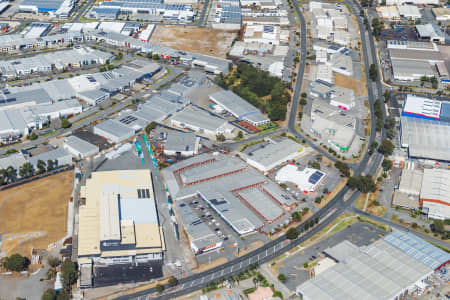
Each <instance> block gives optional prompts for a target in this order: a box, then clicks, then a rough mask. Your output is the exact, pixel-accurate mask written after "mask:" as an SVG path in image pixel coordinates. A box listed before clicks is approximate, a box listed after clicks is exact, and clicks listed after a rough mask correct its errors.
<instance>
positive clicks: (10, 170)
mask: <svg viewBox="0 0 450 300" xmlns="http://www.w3.org/2000/svg"><path fill="white" fill-rule="evenodd" d="M6 176H7V178H8V180H7V182H8V183H11V182H13V181H14V180H16V177H17V170H16V169H14V167H13V166H9V167H7V168H6Z"/></svg>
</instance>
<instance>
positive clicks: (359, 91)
mask: <svg viewBox="0 0 450 300" xmlns="http://www.w3.org/2000/svg"><path fill="white" fill-rule="evenodd" d="M334 81H335V84H336V85H338V86H341V87H344V88H348V89H351V90H353V91H354V92H355V96H367V87H366V82H365V81H363V80H358V79H354V78H352V77H348V76H345V75H342V74H339V73H335V76H334Z"/></svg>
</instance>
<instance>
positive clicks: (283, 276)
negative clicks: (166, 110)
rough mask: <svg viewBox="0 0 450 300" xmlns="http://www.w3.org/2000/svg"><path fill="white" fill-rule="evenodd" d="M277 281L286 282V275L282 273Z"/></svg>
mask: <svg viewBox="0 0 450 300" xmlns="http://www.w3.org/2000/svg"><path fill="white" fill-rule="evenodd" d="M278 280H279V281H281V282H286V280H287V278H286V275H284V274H283V273H281V274H279V275H278Z"/></svg>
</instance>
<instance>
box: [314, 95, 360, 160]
mask: <svg viewBox="0 0 450 300" xmlns="http://www.w3.org/2000/svg"><path fill="white" fill-rule="evenodd" d="M355 126H356V119H355V118H354V117H353V116H351V115H348V114H346V113H344V112H339V111H338V110H337V109H336V107H334V106H332V105H331V104H328V103H326V102H325V101H322V100H316V101H313V103H312V108H311V127H310V128H309V130H310V131H311V133H313V134H314V136H315V137H317V138H320V139H321V140H322V141H323V142H324V143H326V144H328V145H329V146H330V147H332V148H333V149H335V150H337V151H339V152H347V151H348V150H349V148H350V146H351V145H352V143H353V141H354V139H355V136H356V133H355Z"/></svg>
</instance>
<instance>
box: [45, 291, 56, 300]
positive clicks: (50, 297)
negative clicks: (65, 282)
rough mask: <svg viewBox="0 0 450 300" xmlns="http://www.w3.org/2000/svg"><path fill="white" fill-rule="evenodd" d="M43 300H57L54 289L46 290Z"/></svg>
mask: <svg viewBox="0 0 450 300" xmlns="http://www.w3.org/2000/svg"><path fill="white" fill-rule="evenodd" d="M41 300H56V292H55V290H53V289H46V290H45V291H44V293H43V294H42V296H41Z"/></svg>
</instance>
